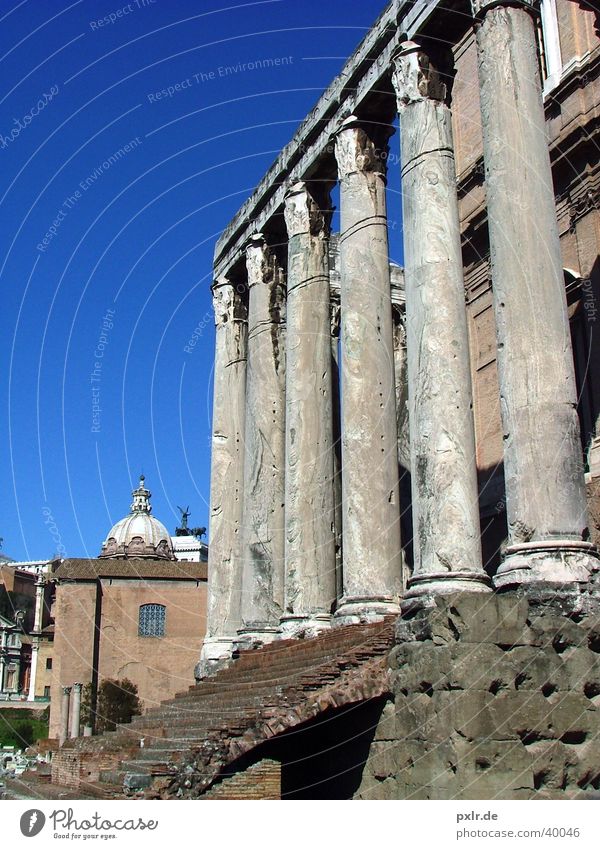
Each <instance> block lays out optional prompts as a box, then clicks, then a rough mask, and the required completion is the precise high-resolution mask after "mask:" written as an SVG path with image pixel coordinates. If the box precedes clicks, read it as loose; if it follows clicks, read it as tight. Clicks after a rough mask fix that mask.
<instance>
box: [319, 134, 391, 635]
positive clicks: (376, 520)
mask: <svg viewBox="0 0 600 849" xmlns="http://www.w3.org/2000/svg"><path fill="white" fill-rule="evenodd" d="M386 130H387V132H385V133H382V131H381V128H379V127H371V125H366V124H362V123H360V122H359V121H358V120H357V119H356V118H355V117H350V118H348V119H346V121H344V123H343V124H342V126H341V128H340V130H339V131H338V132H337V134H336V137H335V155H336V159H337V164H338V177H339V181H340V218H341V233H340V266H341V305H342V328H341V339H342V345H341V361H342V487H343V507H342V510H343V531H344V594H343V597H342V599H341V604H340V606H339V608H338V610H337V616H338V617H339V619H340V620H341V621H342V622H353V621H360V620H361V619H369V618H377V617H379V616H381V615H382V614H386V613H397V612H398V610H399V597H400V594H401V592H402V550H401V545H400V505H399V495H398V437H397V429H396V394H395V386H394V346H393V340H392V307H391V300H390V270H389V256H388V238H387V214H386V199H385V184H386V178H385V158H386V155H387V138H388V137H389V128H386ZM384 136H385V137H384Z"/></svg>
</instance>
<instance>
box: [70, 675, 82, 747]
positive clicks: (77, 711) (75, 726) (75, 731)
mask: <svg viewBox="0 0 600 849" xmlns="http://www.w3.org/2000/svg"><path fill="white" fill-rule="evenodd" d="M82 687H83V684H73V703H72V705H71V721H70V733H69V737H79V726H80V724H81V688H82Z"/></svg>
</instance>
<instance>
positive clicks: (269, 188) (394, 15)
mask: <svg viewBox="0 0 600 849" xmlns="http://www.w3.org/2000/svg"><path fill="white" fill-rule="evenodd" d="M565 4H566V5H567V6H568V5H569V4H568V0H561V3H560V5H561V9H562V7H563V6H565ZM438 5H439V4H437V3H436V2H429V3H417V4H405V3H402V2H395V3H391V4H390V5H389V6H388V7H387V8H386V9H385V10H384V12H383V13H382V15H381V16H380V18H379V20H378V21H377V22H376V24H375V26H374V27H373V29H372V30H371V31H370V32H369V33H368V35H367V36H366V38H365V39H364V41H363V42H362V44H361V45H360V46H359V48H358V49H357V51H356V52H355V54H354V55H353V56H352V57H351V58H350V60H349V61H348V63H347V65H346V67H345V69H344V71H343V72H342V74H341V75H340V77H338V78H337V79H336V80H335V81H334V82H333V83H332V85H331V86H330V87H329V88H328V89H327V90H326V91H325V93H324V94H323V96H322V97H321V99H320V100H319V102H318V103H317V105H316V106H315V108H314V109H313V111H312V112H311V113H310V115H309V116H308V117H307V118H306V120H305V121H304V122H303V123H302V124H301V125H300V127H299V129H298V131H297V133H296V135H295V136H294V138H293V140H292V141H291V142H290V144H289V145H288V146H287V147H286V148H284V150H283V151H282V152H281V154H280V156H279V157H278V159H277V160H276V162H275V163H274V165H273V166H272V167H271V169H270V170H269V172H268V173H267V174H266V175H265V177H264V179H263V180H262V181H261V183H260V184H259V185H258V187H257V189H256V191H255V192H254V194H253V195H252V196H251V197H250V198H249V199H248V201H247V202H246V203H245V204H244V206H243V207H242V209H241V210H240V212H239V213H238V214H237V215H236V216H235V218H234V219H233V221H232V222H231V224H230V225H229V226H228V227H227V228H226V230H225V231H224V233H223V235H222V236H221V238H220V240H219V242H218V244H217V247H216V251H215V275H214V276H215V280H216V281H217V282H216V283H215V286H214V289H213V291H214V297H215V314H216V320H217V354H216V360H215V378H214V381H215V389H214V392H215V404H214V429H213V472H212V483H211V543H212V544H211V548H210V562H209V575H210V578H209V581H210V583H209V608H208V609H209V621H208V631H207V633H208V635H209V636H208V638H207V640H206V641H205V643H204V647H203V651H202V655H201V659H200V663H199V665H198V667H197V675H198V676H199V677H202V676H203V675H205V674H207V673H208V672H210V671H211V670H212V669H214V668H215V666H216V665H219V663H221V662H222V661H226V660H227V659H228V658H229V657H231V654H232V652H234V651H235V649H236V648H239V647H244V646H248V645H260V644H264V643H268V642H270V641H273V640H277V639H281V638H286V639H287V638H289V637H290V636H291V637H293V636H304V637H305V636H312V635H314V634H316V633H317V632H319V631H321V630H323V629H327V628H331V627H335V626H339V625H347V624H351V623H359V622H368V621H376V620H378V619H381V618H383V617H385V616H387V615H391V614H398V613H399V612H400V611H401V610H403V611H404V612H405V613H408V612H410V611H414V610H418V609H424V608H428V607H430V606H431V605H432V604H433V603H434V602H435V599H436V597H438V596H443V595H447V594H450V593H456V592H460V591H467V592H476V593H483V594H489V593H491V592H494V591H497V590H506V589H510V588H518V587H525V588H526V587H529V586H532V587H534V588H536V591H537V589H539V587H540V586H541V587H542V588H544V587H546V588H557V589H560V588H562V589H564V591H565V592H566V593H567V595H569V596H571V595H572V593H573V591H576V592H586V591H587V587H588V585H589V582H590V579H591V577H592V575H593V574H594V573H595V572H596V571H597V569H598V567H599V565H600V561H599V559H598V552H597V550H596V548H595V547H594V546H593V544H592V543H591V541H590V531H589V527H588V516H587V504H586V491H585V479H584V468H583V463H582V447H581V435H580V419H581V410H580V409H579V410H578V402H579V401H580V399H579V398H578V392H579V393H580V391H581V389H580V387H579V388H578V381H579V378H578V376H577V375H576V372H575V366H574V358H573V351H572V346H571V335H570V329H569V311H568V303H567V297H568V291H567V289H566V288H565V273H564V271H563V266H564V265H565V262H564V258H563V251H562V249H561V247H562V246H561V234H560V233H559V225H558V223H557V209H556V201H555V193H554V188H553V174H552V162H551V152H550V150H549V147H548V143H547V115H546V114H545V112H544V100H543V89H542V86H544V91H545V90H546V89H547V87H548V86H549V85H550V84H551V83H553V84H556V82H557V80H559V79H560V73H558V76H557V71H556V68H550V65H551V64H552V63H553V62H554V64H556V61H557V60H556V51H554V53H553V52H552V50H551V49H550V48H551V47H552V45H551V44H550V41H549V40H548V39H549V35H548V33H549V30H548V25H549V21H550V18H549V16H551V14H552V9H550V10H549V9H548V4H547V3H543V4H542V23H543V24H544V26H546V30H545V31H544V30H542V35H541V36H540V29H539V26H538V15H539V8H538V7H539V4H537V3H534V0H473V3H472V5H468V4H467V3H458V4H457V8H456V9H455V8H454V7H452V9H451V10H446V11H445V12H444V13H443V14H442V12H443V10H440V9H438ZM459 6H460V8H458V7H459ZM553 8H554V7H553ZM455 13H456V14H455ZM444 15H445V19H444V22H445V24H446V25H447V26H446V29H445V30H444V32H445V37H444V38H440V37H439V33H440V31H441V30H440V26H441V23H440V21H441V18H442V17H444ZM544 22H545V23H544ZM540 38H542V39H546V40H545V41H543V42H540V41H539V39H540ZM540 44H542V47H540ZM540 50H541V51H542V54H543V57H544V61H543V62H542V64H541V65H540V61H539V60H538V54H539V52H540ZM544 51H545V52H544ZM467 55H468V57H469V59H468V62H470V63H471V64H470V65H468V64H467V60H466V59H465V58H464V57H465V56H467ZM465 69H467V70H465ZM469 69H470V73H471V76H470V77H469V76H468V74H469ZM551 72H552V73H553V74H554V76H551ZM465 74H466V75H467V76H466V77H465ZM348 79H352V84H351V85H350V84H347V80H348ZM466 82H468V83H469V85H470V87H471V90H470V100H471V101H473V100H474V99H475V101H476V102H478V104H479V106H478V112H474V111H473V109H472V108H471V103H469V104H467V101H466V94H465V85H466ZM455 89H456V91H457V97H456V99H455V97H454V91H455ZM559 94H560V93H559ZM561 96H562V95H561ZM565 96H566V94H565ZM469 110H470V112H469V114H468V115H466V113H467V112H468V111H469ZM396 116H399V126H400V141H401V161H400V164H399V165H397V164H396V163H394V164H392V162H393V159H392V158H390V156H389V147H388V142H389V139H390V136H391V135H392V134H393V132H394V128H393V123H394V120H395V118H396ZM465 121H467V122H471V124H473V125H475V124H476V126H477V133H478V134H479V135H476V137H475V141H474V143H472V144H471V147H473V148H474V149H475V150H476V151H478V154H477V156H473V154H472V153H470V152H469V150H468V147H469V146H468V144H467V141H466V137H467V136H468V134H469V133H471V134H473V131H471V130H470V128H469V127H467V128H465V126H466V125H465ZM455 138H458V149H455ZM469 156H470V157H471V160H473V161H475V162H476V163H477V162H479V165H480V166H481V167H479V165H478V167H479V171H478V173H477V175H475V174H471V173H470V172H469V176H468V179H467V178H466V177H465V178H464V179H463V176H462V175H463V174H464V172H465V167H464V166H465V160H466V159H468V158H469ZM466 170H467V171H468V170H469V169H466ZM483 177H484V178H485V181H483V179H482V178H483ZM388 181H393V183H394V185H396V186H397V185H398V184H399V185H400V187H401V191H402V205H403V247H404V251H403V252H404V266H405V267H404V280H403V287H402V292H401V298H400V300H399V299H398V294H399V289H398V287H397V286H396V285H392V280H391V278H392V277H393V274H390V256H389V247H388V221H387V209H386V184H387V182H388ZM469 181H471V182H469ZM336 182H337V183H339V193H340V202H339V204H340V225H339V226H340V233H339V237H338V250H339V269H338V270H339V275H338V274H337V273H334V269H333V267H332V264H331V262H330V256H331V245H330V239H331V233H330V219H331V211H332V203H331V198H330V194H331V190H332V187H333V186H334V185H335V183H336ZM471 183H474V184H476V185H475V187H474V189H473V191H472V195H473V196H474V197H477V198H480V200H479V208H478V209H475V208H474V207H472V206H471V208H469V203H471V198H470V195H469V191H468V188H469V187H470V185H471ZM483 184H484V185H485V196H482V194H481V190H480V187H482V186H483ZM476 206H477V204H476ZM474 210H475V211H474ZM481 221H484V223H485V231H484V230H483V228H482V227H481ZM478 222H479V223H478ZM476 224H477V227H478V228H479V229H477V228H476V229H477V235H476V237H475V236H472V235H471V234H470V228H471V229H473V228H474V227H475V225H476ZM482 232H483V235H482ZM474 245H475V248H476V249H477V257H476V260H474V261H472V262H471V260H470V258H469V257H470V251H471V250H472V249H473V246H474ZM488 254H489V260H488V259H487V255H488ZM392 268H393V266H392ZM486 269H487V271H486ZM484 274H487V279H488V286H489V289H488V291H490V293H491V294H490V298H491V299H493V316H494V319H493V323H492V322H491V321H489V323H488V326H487V331H486V332H487V338H488V340H489V341H488V342H487V344H488V347H489V349H490V351H493V355H492V360H491V361H493V362H494V363H496V368H497V383H495V384H494V383H492V382H490V381H489V380H488V382H487V383H486V386H485V389H486V392H487V395H488V398H487V400H488V401H489V400H490V398H492V397H493V394H494V391H493V390H494V386H495V387H496V389H495V392H496V393H497V394H496V399H495V401H494V404H495V405H497V409H498V413H497V417H498V422H499V424H498V431H499V435H500V436H501V446H502V451H501V454H500V455H499V456H498V451H497V452H496V457H495V462H494V468H492V470H491V473H490V477H489V480H487V483H486V474H487V473H488V471H489V470H488V469H485V468H482V463H481V462H480V458H481V456H482V454H484V453H485V447H484V439H485V437H483V436H482V434H481V416H482V411H481V410H482V407H481V405H482V401H481V400H480V398H479V397H478V396H481V383H480V382H479V381H480V377H479V375H478V372H477V362H476V361H475V359H474V357H475V358H476V352H475V351H474V333H475V334H477V333H478V327H476V326H474V319H473V314H472V313H471V312H470V307H469V295H468V292H469V290H470V288H471V287H472V285H473V282H472V281H473V279H474V278H475V277H478V279H479V280H481V279H483V276H484ZM491 284H493V286H492V285H491ZM225 302H226V306H224V304H225ZM532 304H535V309H534V310H532ZM491 305H492V301H491V300H490V308H491ZM488 314H489V315H491V313H488ZM338 329H339V351H338V338H337V332H338ZM478 341H479V340H477V339H475V342H478ZM486 379H487V378H486ZM490 387H491V388H490ZM580 406H581V404H580ZM406 409H407V410H408V420H409V431H410V437H408V435H407V433H406ZM338 440H339V443H340V445H341V452H340V451H339V450H338ZM409 444H410V464H409V465H410V469H409V471H410V478H411V490H412V492H411V495H410V499H409V500H408V499H407V493H406V487H404V488H402V487H401V486H400V478H401V474H402V465H401V463H402V460H403V459H404V460H406V454H407V450H408V445H409ZM402 454H404V455H405V456H404V457H402V456H399V455H402ZM399 460H400V462H399ZM482 481H483V482H484V485H483V486H482ZM490 481H491V483H490ZM486 486H487V492H486ZM401 492H402V496H401ZM490 492H496V493H500V495H499V501H500V504H501V507H500V509H497V510H496V512H497V513H502V516H503V517H504V514H505V515H506V519H505V521H506V526H505V527H506V528H507V531H506V534H505V540H506V544H505V547H504V549H503V554H502V558H501V562H500V563H499V564H496V566H494V567H493V568H490V565H489V563H488V562H487V561H486V560H485V558H484V555H483V554H482V541H483V540H484V536H483V533H482V517H484V516H485V515H486V509H487V515H489V512H490V509H489V504H488V503H487V501H489V493H490ZM407 512H408V513H410V515H411V517H412V528H413V538H412V550H411V557H410V562H409V561H408V560H407V549H406V541H405V540H403V539H402V534H401V516H406V513H407ZM503 521H504V519H503ZM488 525H489V523H486V529H487V527H488Z"/></svg>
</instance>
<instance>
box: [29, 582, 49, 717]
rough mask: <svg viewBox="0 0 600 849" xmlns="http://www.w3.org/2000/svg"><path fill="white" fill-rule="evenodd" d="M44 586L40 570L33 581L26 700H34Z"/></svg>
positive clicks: (42, 615)
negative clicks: (31, 639) (29, 661)
mask: <svg viewBox="0 0 600 849" xmlns="http://www.w3.org/2000/svg"><path fill="white" fill-rule="evenodd" d="M45 586H46V581H45V580H44V577H43V575H42V574H41V572H38V576H37V579H36V582H35V617H34V620H33V632H32V635H31V636H32V638H33V642H32V645H31V670H30V675H29V692H28V694H27V700H28V701H30V702H33V701H35V687H36V678H37V665H38V659H39V652H40V634H41V631H42V627H43V625H44V621H43V617H44V588H45Z"/></svg>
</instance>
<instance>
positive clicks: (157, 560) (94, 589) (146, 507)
mask: <svg viewBox="0 0 600 849" xmlns="http://www.w3.org/2000/svg"><path fill="white" fill-rule="evenodd" d="M150 497H151V493H150V492H149V491H148V490H147V489H146V488H145V486H144V478H143V477H142V479H141V481H140V486H139V487H138V488H137V489H136V490H134V492H133V503H132V505H131V512H130V513H129V514H128V515H127V516H125V517H124V518H123V519H121V520H120V521H119V522H117V523H116V524H115V525H114V527H113V528H112V529H111V530H110V531H109V533H108V534H107V537H106V541H105V542H104V544H103V546H102V551H101V554H100V556H99V557H98V558H96V559H67V560H63V561H62V562H61V563H60V564H58V565H57V567H56V568H55V570H54V572H53V574H52V581H53V584H54V587H55V598H54V604H53V615H54V621H55V638H54V652H53V659H52V667H53V669H52V672H53V677H52V689H51V711H50V737H51V738H56V737H60V733H61V727H62V726H61V723H62V722H64V721H65V716H64V713H65V709H64V700H63V691H64V688H69V687H72V685H73V684H75V683H78V684H83V685H86V684H88V683H91V684H92V688H93V691H94V692H95V691H97V688H98V686H99V684H100V683H101V682H102V680H103V679H107V678H111V679H123V678H127V679H129V680H130V681H132V682H133V683H134V684H136V686H137V688H138V695H139V698H140V700H141V702H142V704H143V706H144V708H148V707H150V706H152V705H155V704H156V703H158V702H160V701H161V700H162V699H165V698H168V697H169V696H172V695H174V694H175V693H176V692H177V691H178V690H181V689H182V688H183V687H185V686H186V684H187V683H189V680H190V676H191V675H192V670H193V668H194V663H195V661H196V660H197V657H198V653H199V651H200V646H201V644H202V639H203V637H204V632H205V627H206V621H205V619H206V581H207V566H206V563H205V562H201V561H200V560H198V561H196V562H194V561H177V560H176V559H175V554H174V552H173V545H172V542H171V538H170V536H169V533H168V531H167V529H166V528H165V526H164V525H163V524H162V523H161V522H159V521H158V520H157V519H156V518H155V517H154V516H152V515H151V506H150ZM71 713H72V711H71ZM67 719H68V717H67Z"/></svg>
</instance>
